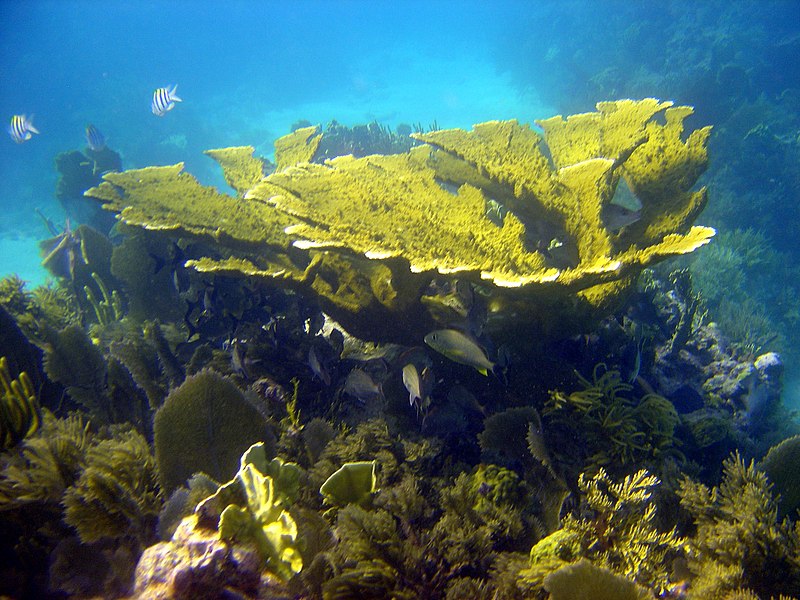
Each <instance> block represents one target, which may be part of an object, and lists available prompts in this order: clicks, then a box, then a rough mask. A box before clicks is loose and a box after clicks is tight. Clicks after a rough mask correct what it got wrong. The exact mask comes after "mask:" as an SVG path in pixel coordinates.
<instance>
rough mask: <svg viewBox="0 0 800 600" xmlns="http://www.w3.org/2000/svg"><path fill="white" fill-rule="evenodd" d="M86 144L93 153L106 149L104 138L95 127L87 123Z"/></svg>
mask: <svg viewBox="0 0 800 600" xmlns="http://www.w3.org/2000/svg"><path fill="white" fill-rule="evenodd" d="M86 143H87V144H89V148H91V149H92V150H94V151H95V152H100V150H102V149H103V148H105V147H106V138H105V136H104V135H103V134H102V133H100V130H99V129H98V128H97V127H95V126H94V125H92V124H91V123H89V124H88V125H87V126H86Z"/></svg>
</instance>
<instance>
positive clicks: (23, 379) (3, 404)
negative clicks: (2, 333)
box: [0, 356, 41, 450]
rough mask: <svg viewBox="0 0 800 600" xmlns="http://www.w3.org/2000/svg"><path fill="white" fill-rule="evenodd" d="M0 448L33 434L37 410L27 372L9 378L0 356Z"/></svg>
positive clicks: (38, 414)
mask: <svg viewBox="0 0 800 600" xmlns="http://www.w3.org/2000/svg"><path fill="white" fill-rule="evenodd" d="M0 392H2V395H0V449H2V450H7V449H8V448H12V447H13V446H16V445H17V444H18V443H19V442H20V441H21V440H23V439H25V438H26V437H28V436H29V435H32V434H34V433H36V430H37V429H39V425H40V422H41V410H40V408H39V403H38V402H37V400H36V392H35V390H34V389H33V383H31V378H30V377H28V374H27V373H26V372H25V371H23V372H22V373H20V374H19V377H18V378H17V379H12V378H11V372H10V371H9V369H8V361H7V360H6V357H5V356H3V357H0Z"/></svg>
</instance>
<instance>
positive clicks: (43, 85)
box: [0, 0, 800, 378]
mask: <svg viewBox="0 0 800 600" xmlns="http://www.w3.org/2000/svg"><path fill="white" fill-rule="evenodd" d="M798 36H800V2H797V1H795V0H785V1H767V0H764V1H753V2H731V1H725V2H723V1H717V2H714V1H710V0H709V1H708V2H701V3H696V2H679V1H673V2H650V1H644V2H623V1H606V2H588V1H587V2H577V1H575V2H564V1H550V2H530V1H500V2H498V1H493V2H486V1H482V2H478V1H469V0H467V1H465V0H458V1H443V0H429V1H426V2H423V1H414V0H405V1H402V2H397V1H394V2H389V1H385V2H383V1H378V2H366V1H344V0H330V1H317V2H312V1H300V2H237V1H234V2H225V3H224V4H221V3H217V2H195V1H192V2H187V1H177V2H175V1H173V2H100V1H87V0H83V1H71V2H63V1H59V2H42V1H27V2H17V1H5V0H4V1H0V73H2V78H1V79H0V117H2V118H3V119H5V120H6V122H8V120H9V119H10V117H11V115H14V114H23V113H24V114H34V115H35V117H34V123H35V125H36V127H37V128H38V129H39V130H40V131H41V134H40V135H36V136H34V138H33V139H32V140H30V141H29V142H26V143H24V144H19V145H18V144H15V143H13V142H12V140H11V139H10V137H8V136H3V139H0V202H2V210H0V275H2V274H8V273H14V272H15V273H18V274H20V275H21V276H22V277H23V278H24V279H26V280H28V281H30V282H31V284H32V285H33V284H38V283H41V282H43V281H44V280H45V278H46V275H47V274H46V273H45V272H44V271H43V270H42V269H41V267H40V266H39V261H40V257H39V252H38V248H37V245H36V242H37V240H39V239H42V238H44V237H47V235H48V233H47V230H46V229H45V227H44V225H43V223H42V221H41V220H40V219H39V217H37V216H36V214H35V212H34V209H37V208H38V209H40V210H41V211H42V212H43V213H44V214H45V215H46V216H47V217H48V218H50V219H51V220H52V221H53V222H55V223H58V224H61V223H64V221H65V219H66V216H67V215H66V214H65V211H64V209H63V208H62V207H61V206H60V205H59V203H58V201H57V200H56V199H55V196H54V189H55V184H56V180H57V173H56V170H55V168H54V166H53V159H54V157H55V156H56V155H57V154H58V153H60V152H64V151H68V150H80V149H82V148H83V147H85V140H84V136H83V130H84V127H85V126H86V124H87V123H89V122H91V123H93V124H94V125H95V126H97V127H98V128H99V129H100V130H101V131H102V132H103V133H104V134H105V136H106V137H107V138H108V144H109V146H110V147H111V148H113V149H114V150H116V151H118V152H119V153H120V154H121V155H122V159H123V166H124V168H135V167H143V166H146V165H154V164H173V163H177V162H180V161H183V162H185V163H186V167H187V170H188V171H190V172H192V173H193V174H194V175H196V176H197V177H198V178H199V179H200V180H201V181H203V182H204V183H208V184H215V185H218V186H220V187H221V188H223V189H224V182H223V181H222V179H221V176H220V173H219V171H218V169H217V168H216V167H215V165H214V164H213V162H212V161H211V160H210V159H208V158H207V157H205V156H204V155H203V154H202V151H203V150H205V149H208V148H218V147H224V146H229V145H241V144H250V145H253V146H255V147H256V149H257V152H258V153H259V154H261V155H264V156H269V155H270V153H271V152H272V143H273V141H274V140H275V139H276V138H277V137H279V136H281V135H283V134H285V133H287V132H288V131H289V130H290V127H291V125H292V124H293V123H294V122H296V121H298V120H299V119H307V120H309V121H311V122H312V123H319V124H321V125H323V126H324V125H325V124H326V123H327V122H329V121H330V120H332V119H336V120H338V121H339V122H340V123H344V124H346V125H355V124H359V123H365V122H368V121H372V120H377V121H379V122H381V123H382V124H384V125H388V126H391V127H395V126H397V125H398V124H400V123H410V124H414V123H421V124H423V125H424V126H427V125H428V124H431V123H434V122H435V123H436V124H438V126H439V127H443V128H446V127H469V126H471V125H472V124H473V123H477V122H481V121H485V120H489V119H507V118H517V119H519V120H521V121H524V122H530V121H532V120H533V119H536V118H543V117H549V116H551V115H553V114H558V113H562V114H569V113H574V112H580V111H586V110H592V109H593V107H594V103H595V102H597V101H601V100H606V99H614V98H622V97H634V98H640V97H645V96H655V97H660V98H664V99H672V100H675V101H676V102H677V103H685V104H690V105H693V106H695V107H696V108H697V116H696V119H695V122H693V123H691V125H692V126H693V127H694V126H696V125H697V124H713V125H714V126H715V130H714V137H713V138H712V141H711V166H710V169H709V175H708V176H707V178H706V180H707V182H708V183H709V185H710V188H711V194H710V198H711V199H710V203H709V208H708V209H707V211H706V214H705V215H703V216H702V217H701V218H700V219H699V220H698V221H699V222H700V223H703V224H708V225H713V226H715V227H717V228H718V229H719V230H720V231H732V230H735V229H737V228H747V227H752V228H753V229H755V230H757V231H760V232H762V233H763V234H764V235H765V236H766V239H767V241H768V243H769V245H770V246H771V247H772V248H774V249H777V250H779V251H780V252H782V253H783V254H781V255H780V260H779V261H776V262H780V263H781V264H783V265H792V264H800V261H797V256H798V255H799V254H800V247H798V240H800V236H798V235H797V223H798V222H800V209H798V208H797V207H798V206H800V191H799V190H800V181H799V180H798V179H800V176H798V175H797V168H796V165H797V157H800V141H798V132H799V131H800V117H798V115H799V114H800V100H798V98H800V89H798V86H799V85H800V84H798V81H800V66H798V58H797V57H798V56H800V44H798V41H797V40H798V39H800V38H799V37H798ZM171 84H178V94H179V95H180V96H181V97H182V98H183V100H184V101H183V102H182V103H180V104H178V105H177V106H176V108H175V109H174V110H172V111H171V112H169V113H168V114H167V115H165V116H164V117H163V118H158V117H156V116H154V115H153V114H152V113H151V111H150V100H151V97H152V93H153V90H154V89H155V88H157V87H160V86H167V85H171ZM758 126H762V129H760V130H759V131H757V132H756V133H755V134H753V129H754V128H757V127H758ZM765 132H766V133H765ZM73 224H74V223H73ZM774 262H775V261H774ZM773 275H774V276H773V277H772V278H770V275H769V273H767V274H765V273H764V272H763V269H762V271H761V272H760V273H759V277H760V278H761V279H759V280H757V282H756V279H755V277H754V276H752V275H751V274H750V273H746V274H745V279H746V280H749V281H751V282H756V283H753V284H752V285H751V286H750V288H749V289H747V290H745V291H746V292H747V293H748V294H750V295H751V296H752V297H753V298H754V302H755V303H756V305H764V306H765V309H766V310H768V311H772V313H774V314H772V315H771V318H772V320H773V324H774V327H773V329H778V330H779V331H778V334H779V335H781V336H783V342H782V345H783V347H782V348H780V349H781V350H786V349H787V348H794V347H798V344H796V343H795V340H796V336H797V332H796V331H795V326H796V325H797V324H798V323H799V322H800V318H798V317H797V316H796V315H797V314H800V307H794V306H789V305H788V304H787V305H785V306H777V304H776V305H775V306H772V305H770V306H766V304H767V303H768V302H770V300H769V299H770V298H779V297H783V298H788V300H787V302H788V303H789V304H791V302H794V300H793V298H795V297H796V296H797V294H795V292H796V291H797V287H800V286H798V285H797V281H796V279H795V278H796V275H797V272H796V270H791V271H789V272H785V271H784V272H781V273H778V272H775V273H774V274H773ZM777 280H780V285H778V284H775V283H774V282H775V281H777ZM773 285H775V286H777V287H780V286H782V287H780V289H777V287H776V288H775V289H773V287H772V286H773ZM790 375H791V374H790ZM790 378H791V377H790Z"/></svg>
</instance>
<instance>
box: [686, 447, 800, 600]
mask: <svg viewBox="0 0 800 600" xmlns="http://www.w3.org/2000/svg"><path fill="white" fill-rule="evenodd" d="M678 493H679V495H680V497H681V506H683V507H684V508H685V509H686V510H687V511H688V512H689V513H690V514H691V516H692V519H693V520H694V524H695V527H696V533H695V535H694V536H692V537H691V539H690V540H689V552H688V562H689V568H690V569H691V570H692V572H693V573H694V574H695V578H694V579H693V581H692V586H691V588H690V597H691V598H698V599H699V598H722V597H723V596H724V594H726V593H728V592H732V591H735V590H737V589H739V588H746V589H749V590H752V591H753V592H755V593H756V594H758V595H759V596H762V597H770V596H777V595H778V594H781V593H784V594H790V595H795V596H797V595H799V594H800V536H799V534H800V531H799V530H798V529H800V528H798V527H793V526H792V523H791V522H790V521H788V520H783V521H778V503H777V501H776V498H775V497H774V496H773V494H772V484H771V483H770V482H769V481H768V479H767V476H766V474H765V473H763V472H761V471H759V470H758V469H757V468H756V467H755V463H754V461H751V462H750V463H749V464H747V463H745V461H744V460H743V459H742V458H741V456H740V455H739V453H738V452H736V453H735V454H733V455H732V456H730V457H729V458H728V459H726V460H725V461H724V462H723V476H722V481H721V483H720V484H719V486H716V487H714V488H713V489H709V488H708V487H707V486H706V485H704V484H702V483H697V482H695V481H692V480H691V479H689V478H684V479H683V481H682V482H681V486H680V489H679V491H678Z"/></svg>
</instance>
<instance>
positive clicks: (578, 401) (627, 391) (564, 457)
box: [543, 363, 682, 470]
mask: <svg viewBox="0 0 800 600" xmlns="http://www.w3.org/2000/svg"><path fill="white" fill-rule="evenodd" d="M578 377H579V380H580V382H581V385H582V386H583V389H581V390H578V391H575V392H572V393H570V394H566V393H564V392H561V391H551V392H550V397H549V399H548V401H547V403H546V404H545V408H544V411H543V416H544V418H545V421H546V424H547V425H548V426H550V427H553V428H556V429H557V431H558V432H559V436H558V439H559V442H560V441H562V440H563V441H564V442H565V444H566V445H565V446H561V445H559V446H558V447H559V451H558V452H557V455H558V459H559V461H560V462H563V463H566V464H572V465H574V466H577V468H578V469H586V467H588V466H591V467H593V468H597V467H605V468H606V469H614V470H623V469H625V468H626V467H628V466H631V465H642V464H645V465H653V466H657V465H658V464H659V463H661V462H662V461H665V460H667V459H670V458H672V459H675V460H678V461H680V460H681V459H682V456H681V455H680V453H679V452H678V451H677V450H676V449H675V447H674V446H675V438H674V432H675V428H676V426H677V425H678V422H679V419H678V413H677V411H676V410H675V408H674V407H673V406H672V403H671V402H669V400H667V399H666V398H663V397H662V396H659V395H658V394H655V393H647V394H645V395H644V396H642V397H639V398H637V397H636V396H635V395H634V394H632V392H633V389H634V388H633V386H632V385H631V384H629V383H627V382H625V381H623V379H622V375H621V374H620V372H619V371H617V370H613V369H609V368H608V367H607V366H606V365H605V364H603V363H600V364H598V365H597V366H595V368H594V371H593V373H592V379H591V381H590V380H588V379H585V378H583V377H582V376H580V375H578ZM553 435H555V433H554V434H553ZM575 440H579V441H577V442H576V441H575ZM576 459H577V460H576ZM576 463H577V464H576Z"/></svg>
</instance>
